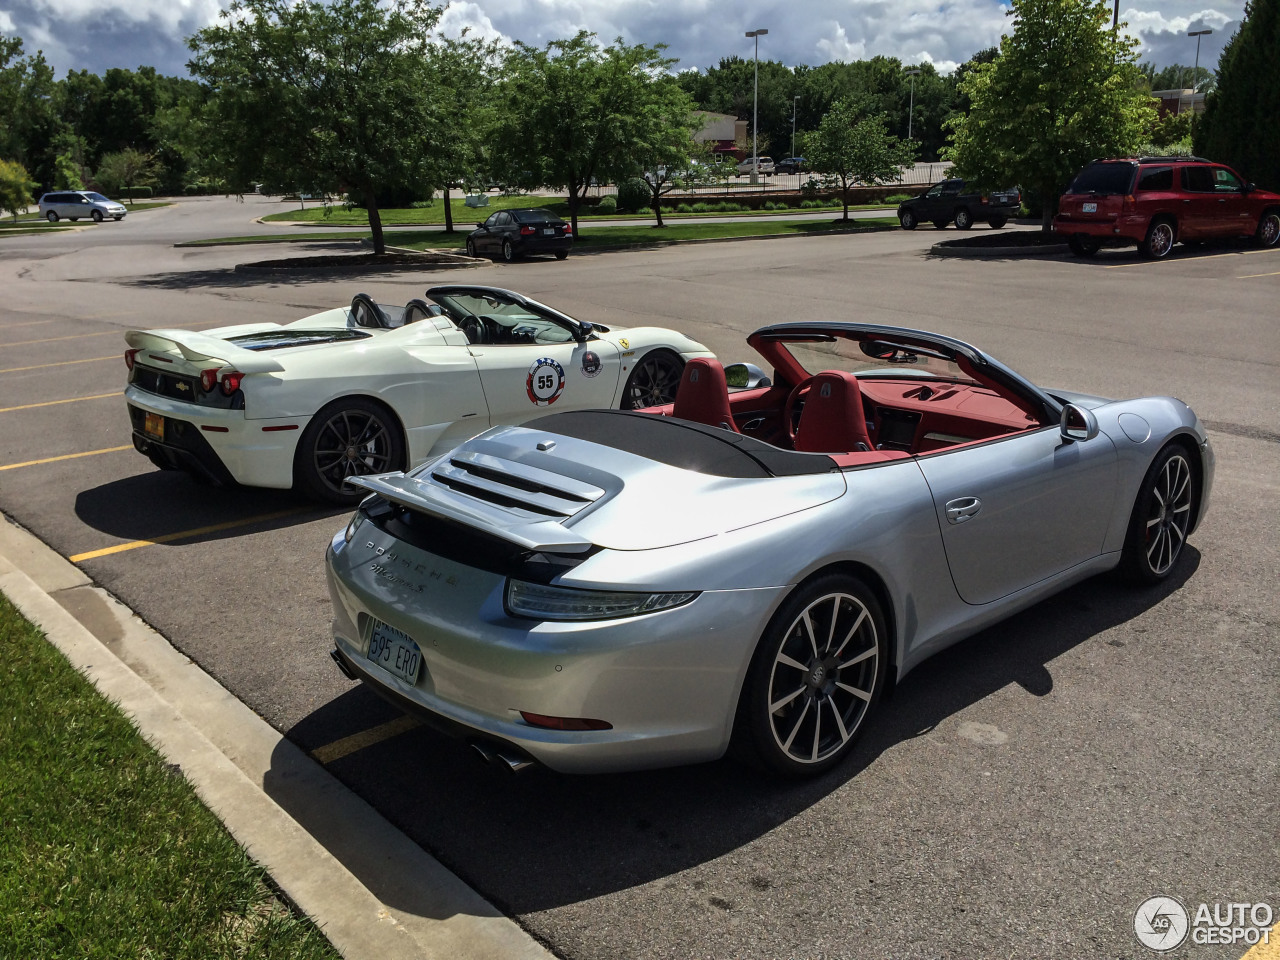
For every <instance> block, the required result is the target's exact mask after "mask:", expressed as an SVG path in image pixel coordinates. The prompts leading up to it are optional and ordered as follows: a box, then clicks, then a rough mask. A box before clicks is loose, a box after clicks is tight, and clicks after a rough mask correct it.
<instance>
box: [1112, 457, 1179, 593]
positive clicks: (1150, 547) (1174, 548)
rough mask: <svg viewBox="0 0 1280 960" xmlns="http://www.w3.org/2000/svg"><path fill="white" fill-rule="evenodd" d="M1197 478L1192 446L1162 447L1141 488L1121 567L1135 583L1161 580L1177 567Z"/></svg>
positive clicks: (1131, 515) (1130, 519)
mask: <svg viewBox="0 0 1280 960" xmlns="http://www.w3.org/2000/svg"><path fill="white" fill-rule="evenodd" d="M1196 492H1197V480H1196V474H1195V471H1194V470H1193V469H1192V467H1191V462H1190V459H1189V457H1188V454H1187V451H1186V448H1185V447H1183V446H1182V445H1181V444H1177V443H1171V444H1169V445H1168V446H1167V447H1165V448H1164V449H1163V450H1161V451H1160V453H1159V455H1158V456H1157V457H1156V459H1155V462H1154V463H1152V464H1151V467H1150V469H1149V470H1147V475H1146V476H1145V477H1143V478H1142V486H1141V487H1139V488H1138V499H1137V500H1136V501H1135V502H1134V504H1133V513H1132V514H1130V516H1129V532H1128V534H1127V535H1126V536H1125V541H1124V553H1123V554H1122V555H1121V560H1120V569H1121V571H1122V572H1123V573H1124V574H1125V575H1126V576H1127V577H1128V579H1129V580H1131V581H1133V582H1135V583H1144V584H1151V583H1159V582H1160V581H1161V580H1163V579H1164V578H1165V577H1167V576H1169V574H1170V573H1172V572H1173V569H1174V567H1175V566H1177V563H1178V560H1179V559H1180V558H1181V557H1182V548H1183V546H1184V545H1185V544H1186V541H1187V531H1188V530H1190V528H1191V513H1192V510H1193V508H1194V507H1195V503H1196Z"/></svg>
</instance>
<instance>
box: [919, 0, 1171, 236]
mask: <svg viewBox="0 0 1280 960" xmlns="http://www.w3.org/2000/svg"><path fill="white" fill-rule="evenodd" d="M1012 4H1013V6H1012V9H1011V10H1010V11H1009V15H1010V16H1012V17H1014V20H1015V22H1014V29H1013V33H1012V34H1010V35H1008V36H1005V37H1004V38H1003V39H1002V40H1001V41H1000V55H999V56H998V57H996V59H995V60H994V61H992V62H991V63H985V64H979V65H977V66H976V67H975V68H974V69H973V70H972V71H970V72H969V73H968V75H967V76H966V78H965V79H964V81H962V83H961V87H960V90H961V93H963V94H964V95H965V96H967V97H968V98H969V99H970V102H971V108H970V111H969V114H968V115H967V116H965V115H963V114H957V115H955V116H953V117H952V118H951V120H950V121H948V125H949V126H950V128H951V130H952V146H951V147H950V148H949V149H948V150H946V151H944V156H945V157H946V158H947V159H950V160H952V161H953V162H954V163H955V167H956V173H957V174H958V175H959V176H962V177H964V178H965V179H966V180H969V181H972V183H973V185H974V186H975V187H978V188H979V189H983V190H992V189H999V188H1001V187H1005V186H1009V185H1011V184H1020V185H1021V186H1022V187H1023V188H1024V189H1027V190H1029V191H1031V192H1033V193H1034V194H1036V195H1038V196H1039V197H1041V198H1043V200H1044V214H1043V221H1042V225H1043V228H1044V230H1045V231H1046V232H1047V231H1048V230H1049V228H1050V223H1051V221H1052V218H1053V210H1054V203H1055V201H1056V199H1057V197H1058V196H1059V195H1060V194H1061V192H1062V189H1063V188H1064V187H1065V186H1066V185H1067V183H1068V182H1069V181H1070V179H1071V178H1072V177H1073V176H1075V174H1076V173H1077V172H1079V170H1080V168H1081V167H1083V166H1084V165H1085V164H1086V163H1088V162H1089V161H1090V160H1092V159H1094V158H1095V157H1107V156H1117V155H1123V154H1126V153H1130V152H1132V151H1133V150H1135V149H1136V148H1137V146H1138V145H1139V144H1140V143H1141V142H1142V140H1143V139H1144V136H1145V133H1146V130H1147V129H1148V128H1149V127H1150V125H1151V122H1152V121H1153V120H1154V118H1155V111H1154V110H1153V109H1152V107H1151V105H1150V96H1149V94H1148V93H1147V92H1146V89H1145V87H1146V85H1145V84H1144V83H1142V82H1141V79H1140V74H1139V72H1138V68H1137V66H1136V64H1135V55H1134V48H1135V47H1136V45H1137V41H1136V40H1130V39H1129V38H1128V37H1127V36H1126V35H1125V34H1124V33H1123V32H1122V31H1113V30H1112V29H1111V15H1112V13H1111V5H1110V3H1108V2H1106V0H1093V2H1081V0H1012Z"/></svg>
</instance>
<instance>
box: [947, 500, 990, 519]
mask: <svg viewBox="0 0 1280 960" xmlns="http://www.w3.org/2000/svg"><path fill="white" fill-rule="evenodd" d="M981 509H982V501H981V500H979V499H978V498H977V497H960V498H958V499H956V500H948V501H947V523H964V522H965V521H966V520H972V519H973V518H974V517H976V516H977V515H978V511H979V510H981Z"/></svg>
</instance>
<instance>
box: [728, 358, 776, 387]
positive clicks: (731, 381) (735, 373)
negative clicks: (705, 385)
mask: <svg viewBox="0 0 1280 960" xmlns="http://www.w3.org/2000/svg"><path fill="white" fill-rule="evenodd" d="M724 379H725V383H727V384H728V385H729V387H730V388H731V389H736V390H754V389H756V388H757V387H771V386H773V381H772V380H770V379H769V378H768V377H767V376H765V373H764V371H763V370H761V369H760V368H759V367H757V366H756V365H755V364H754V363H731V364H729V366H727V367H725V368H724Z"/></svg>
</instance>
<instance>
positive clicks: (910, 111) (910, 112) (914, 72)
mask: <svg viewBox="0 0 1280 960" xmlns="http://www.w3.org/2000/svg"><path fill="white" fill-rule="evenodd" d="M907 76H909V77H910V78H911V106H909V107H907V139H908V140H910V139H911V121H912V120H913V119H915V112H916V77H918V76H920V70H919V68H913V69H911V70H908V71H907Z"/></svg>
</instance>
